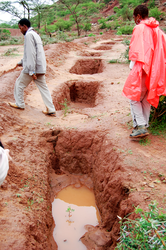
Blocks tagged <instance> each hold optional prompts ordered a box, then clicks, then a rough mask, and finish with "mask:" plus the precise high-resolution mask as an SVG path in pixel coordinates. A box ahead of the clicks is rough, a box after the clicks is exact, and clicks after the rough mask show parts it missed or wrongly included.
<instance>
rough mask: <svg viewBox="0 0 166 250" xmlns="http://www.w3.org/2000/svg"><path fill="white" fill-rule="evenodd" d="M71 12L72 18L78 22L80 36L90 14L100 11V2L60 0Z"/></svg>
mask: <svg viewBox="0 0 166 250" xmlns="http://www.w3.org/2000/svg"><path fill="white" fill-rule="evenodd" d="M59 2H60V3H61V4H63V5H64V6H65V7H66V8H67V9H68V10H69V11H70V13H71V16H72V19H73V20H74V22H75V23H76V27H77V32H78V36H80V34H81V26H82V24H83V23H84V22H85V20H86V23H87V22H88V20H87V19H88V16H90V15H91V14H92V13H95V12H98V9H99V8H100V4H99V3H94V2H92V1H90V0H59Z"/></svg>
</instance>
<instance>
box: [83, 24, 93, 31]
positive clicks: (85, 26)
mask: <svg viewBox="0 0 166 250" xmlns="http://www.w3.org/2000/svg"><path fill="white" fill-rule="evenodd" d="M91 27H92V24H91V23H84V24H83V30H85V31H89V30H91Z"/></svg>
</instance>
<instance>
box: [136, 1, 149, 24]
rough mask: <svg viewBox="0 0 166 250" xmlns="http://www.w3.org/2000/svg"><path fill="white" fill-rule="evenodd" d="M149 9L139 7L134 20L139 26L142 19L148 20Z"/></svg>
mask: <svg viewBox="0 0 166 250" xmlns="http://www.w3.org/2000/svg"><path fill="white" fill-rule="evenodd" d="M148 14H149V11H148V8H147V7H146V6H145V5H138V6H137V7H136V8H135V9H134V12H133V18H134V21H135V23H136V24H139V23H140V21H141V20H142V19H146V18H148Z"/></svg>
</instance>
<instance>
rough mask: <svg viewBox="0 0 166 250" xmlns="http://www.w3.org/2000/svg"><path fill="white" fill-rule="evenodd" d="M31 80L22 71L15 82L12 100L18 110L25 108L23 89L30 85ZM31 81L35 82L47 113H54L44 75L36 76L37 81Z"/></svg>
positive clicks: (30, 77)
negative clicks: (13, 99)
mask: <svg viewBox="0 0 166 250" xmlns="http://www.w3.org/2000/svg"><path fill="white" fill-rule="evenodd" d="M32 80H33V78H32V76H30V75H29V74H25V73H23V71H22V72H21V74H20V76H19V77H18V78H17V80H16V83H15V87H14V98H15V101H16V105H17V106H18V107H20V108H25V103H24V89H25V88H26V87H27V86H28V85H29V84H30V82H31V81H32ZM33 81H34V82H35V84H36V86H37V87H38V89H39V91H40V94H41V96H42V99H43V102H44V104H45V106H46V107H47V109H48V112H49V113H52V112H55V107H54V105H53V102H52V98H51V94H50V91H49V89H48V86H47V84H46V81H45V75H44V74H41V75H37V79H36V80H33Z"/></svg>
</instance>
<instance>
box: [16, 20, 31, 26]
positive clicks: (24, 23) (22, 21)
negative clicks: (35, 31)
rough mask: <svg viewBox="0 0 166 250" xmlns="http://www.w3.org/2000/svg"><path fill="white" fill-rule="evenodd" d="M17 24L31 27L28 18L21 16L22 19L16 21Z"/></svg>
mask: <svg viewBox="0 0 166 250" xmlns="http://www.w3.org/2000/svg"><path fill="white" fill-rule="evenodd" d="M18 24H20V25H21V26H24V25H26V26H27V27H28V28H29V27H31V23H30V21H29V20H28V19H26V18H22V19H21V20H20V21H19V22H18Z"/></svg>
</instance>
